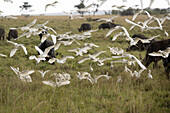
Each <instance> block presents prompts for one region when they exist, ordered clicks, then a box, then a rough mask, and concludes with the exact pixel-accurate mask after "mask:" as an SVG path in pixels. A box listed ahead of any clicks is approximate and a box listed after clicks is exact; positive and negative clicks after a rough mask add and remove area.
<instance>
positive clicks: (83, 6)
mask: <svg viewBox="0 0 170 113" xmlns="http://www.w3.org/2000/svg"><path fill="white" fill-rule="evenodd" d="M74 7H76V8H78V9H82V8H85V5H84V0H80V4H78V5H75V6H74ZM78 13H80V14H81V15H82V16H83V15H84V12H83V11H78Z"/></svg>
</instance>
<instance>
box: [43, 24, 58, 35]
mask: <svg viewBox="0 0 170 113" xmlns="http://www.w3.org/2000/svg"><path fill="white" fill-rule="evenodd" d="M44 28H45V29H48V30H51V31H52V32H53V33H55V34H56V35H57V32H56V31H55V30H54V29H53V28H51V27H47V26H44Z"/></svg>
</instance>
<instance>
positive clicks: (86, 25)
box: [78, 23, 92, 32]
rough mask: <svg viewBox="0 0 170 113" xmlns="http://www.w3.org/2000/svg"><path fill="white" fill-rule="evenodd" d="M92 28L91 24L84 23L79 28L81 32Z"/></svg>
mask: <svg viewBox="0 0 170 113" xmlns="http://www.w3.org/2000/svg"><path fill="white" fill-rule="evenodd" d="M91 28H92V26H91V24H88V23H83V24H82V25H81V27H80V28H79V29H78V30H79V32H81V31H87V30H91Z"/></svg>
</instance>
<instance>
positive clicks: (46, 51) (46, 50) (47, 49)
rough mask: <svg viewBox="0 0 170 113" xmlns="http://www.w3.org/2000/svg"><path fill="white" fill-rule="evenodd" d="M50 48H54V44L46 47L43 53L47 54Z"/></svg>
mask: <svg viewBox="0 0 170 113" xmlns="http://www.w3.org/2000/svg"><path fill="white" fill-rule="evenodd" d="M52 48H54V45H52V46H49V47H47V48H46V49H45V51H44V53H43V54H45V55H47V54H48V53H49V51H50V50H51V49H52Z"/></svg>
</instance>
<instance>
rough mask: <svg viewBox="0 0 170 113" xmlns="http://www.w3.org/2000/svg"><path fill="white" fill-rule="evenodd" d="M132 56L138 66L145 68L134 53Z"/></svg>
mask: <svg viewBox="0 0 170 113" xmlns="http://www.w3.org/2000/svg"><path fill="white" fill-rule="evenodd" d="M132 57H133V58H134V59H135V60H136V62H137V63H138V64H139V66H140V67H141V68H142V69H147V68H146V67H145V66H144V65H143V64H142V63H141V62H140V61H139V60H138V59H137V58H136V57H135V56H134V55H132Z"/></svg>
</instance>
